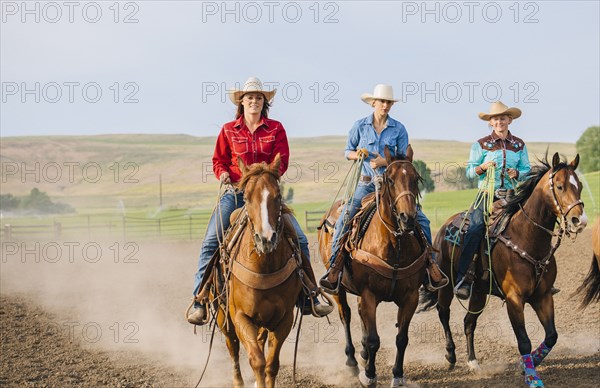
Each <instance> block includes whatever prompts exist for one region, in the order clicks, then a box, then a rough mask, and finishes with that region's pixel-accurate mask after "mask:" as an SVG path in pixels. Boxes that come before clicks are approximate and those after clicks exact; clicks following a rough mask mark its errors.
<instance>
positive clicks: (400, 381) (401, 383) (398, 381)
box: [390, 377, 406, 388]
mask: <svg viewBox="0 0 600 388" xmlns="http://www.w3.org/2000/svg"><path fill="white" fill-rule="evenodd" d="M390 387H392V388H396V387H406V379H405V378H404V377H394V378H393V379H392V384H391V385H390Z"/></svg>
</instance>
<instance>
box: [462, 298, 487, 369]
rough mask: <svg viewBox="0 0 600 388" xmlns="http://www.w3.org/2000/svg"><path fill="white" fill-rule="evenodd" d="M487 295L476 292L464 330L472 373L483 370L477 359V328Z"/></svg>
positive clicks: (470, 303)
mask: <svg viewBox="0 0 600 388" xmlns="http://www.w3.org/2000/svg"><path fill="white" fill-rule="evenodd" d="M485 299H486V294H484V293H483V292H479V291H474V292H473V293H472V294H471V299H470V300H469V311H468V312H467V315H465V319H464V328H465V336H466V337H467V355H468V361H467V365H468V366H469V370H470V371H471V372H476V371H479V370H481V367H480V366H479V362H478V361H477V357H476V356H475V328H476V327H477V319H478V318H479V315H481V312H482V309H483V306H485Z"/></svg>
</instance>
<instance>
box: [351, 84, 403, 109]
mask: <svg viewBox="0 0 600 388" xmlns="http://www.w3.org/2000/svg"><path fill="white" fill-rule="evenodd" d="M360 99H361V100H363V102H364V103H365V104H369V105H371V103H372V102H373V100H387V101H393V102H398V101H400V100H395V99H394V89H392V87H391V86H390V85H382V84H379V85H377V86H375V90H374V91H373V94H369V93H363V95H362V96H360Z"/></svg>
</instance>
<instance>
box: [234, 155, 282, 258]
mask: <svg viewBox="0 0 600 388" xmlns="http://www.w3.org/2000/svg"><path fill="white" fill-rule="evenodd" d="M280 164H281V156H280V155H279V154H277V155H276V156H275V158H274V159H273V161H272V162H271V164H267V163H265V162H262V163H255V164H252V165H250V166H246V165H245V164H244V162H243V161H242V159H241V158H239V157H238V166H239V168H240V171H241V172H242V179H241V181H240V182H241V184H240V187H241V189H242V190H243V191H244V201H245V202H246V211H247V212H248V219H249V221H250V228H251V231H252V234H253V236H252V237H253V239H254V244H255V247H256V251H257V252H258V253H259V254H267V253H271V252H273V251H274V250H275V248H276V247H277V239H278V237H279V236H278V233H280V232H281V231H280V226H281V212H282V207H283V201H282V198H281V190H280V188H279V166H280Z"/></svg>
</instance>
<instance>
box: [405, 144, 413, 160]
mask: <svg viewBox="0 0 600 388" xmlns="http://www.w3.org/2000/svg"><path fill="white" fill-rule="evenodd" d="M406 160H408V161H409V162H412V161H413V149H412V146H411V145H410V144H409V145H408V147H407V148H406Z"/></svg>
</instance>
